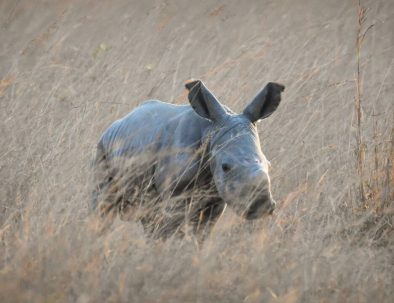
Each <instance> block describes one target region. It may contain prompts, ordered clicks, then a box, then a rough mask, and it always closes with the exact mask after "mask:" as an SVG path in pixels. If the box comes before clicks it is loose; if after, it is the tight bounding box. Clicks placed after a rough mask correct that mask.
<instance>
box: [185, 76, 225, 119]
mask: <svg viewBox="0 0 394 303" xmlns="http://www.w3.org/2000/svg"><path fill="white" fill-rule="evenodd" d="M185 87H186V88H187V89H188V90H189V94H188V98H189V102H190V105H191V106H192V108H193V109H194V111H195V112H196V113H197V114H199V115H200V116H201V117H203V118H206V119H209V120H211V121H214V122H218V121H221V120H222V119H224V117H225V116H226V115H227V113H226V110H225V109H224V107H223V105H221V104H220V102H219V101H218V100H217V99H216V97H215V96H214V95H213V94H212V93H211V92H210V91H209V89H208V88H207V87H206V86H205V85H204V83H203V82H202V81H201V80H192V81H189V82H187V83H186V84H185Z"/></svg>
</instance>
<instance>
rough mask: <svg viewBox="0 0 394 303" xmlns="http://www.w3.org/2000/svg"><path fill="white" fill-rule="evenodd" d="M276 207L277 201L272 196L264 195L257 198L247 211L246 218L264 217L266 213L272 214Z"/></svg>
mask: <svg viewBox="0 0 394 303" xmlns="http://www.w3.org/2000/svg"><path fill="white" fill-rule="evenodd" d="M275 208H276V202H275V200H274V199H272V198H271V197H262V198H260V199H258V200H255V201H254V202H253V203H252V204H251V205H250V206H249V208H248V209H247V210H246V212H245V215H244V216H245V218H246V219H248V220H254V219H258V218H260V217H262V216H263V215H265V214H269V215H271V214H272V213H273V212H274V210H275Z"/></svg>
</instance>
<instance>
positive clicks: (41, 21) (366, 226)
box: [0, 0, 394, 302]
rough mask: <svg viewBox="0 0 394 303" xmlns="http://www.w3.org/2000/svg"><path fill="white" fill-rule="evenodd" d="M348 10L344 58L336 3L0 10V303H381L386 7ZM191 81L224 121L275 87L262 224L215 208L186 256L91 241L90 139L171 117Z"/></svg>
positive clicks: (127, 230)
mask: <svg viewBox="0 0 394 303" xmlns="http://www.w3.org/2000/svg"><path fill="white" fill-rule="evenodd" d="M362 5H363V6H364V7H369V9H370V10H369V11H368V17H369V20H371V21H370V22H371V23H366V24H365V27H364V28H368V26H369V24H375V25H374V28H373V30H371V31H369V32H368V34H367V35H366V36H365V38H364V37H363V39H364V43H363V45H362V52H361V53H360V56H358V55H357V50H356V51H355V41H357V39H358V38H357V37H360V33H363V31H359V33H358V35H357V26H358V20H359V19H358V18H359V15H358V10H359V8H358V7H357V4H356V5H354V3H353V2H349V3H347V2H346V3H345V2H342V1H336V2H335V3H333V2H330V3H323V2H316V1H308V0H303V1H300V2H294V1H285V2H281V3H276V2H274V3H271V2H268V1H267V2H264V1H256V2H254V1H249V2H245V3H244V4H242V5H241V4H239V2H237V1H228V2H226V3H225V4H223V3H211V2H204V1H202V2H199V3H194V4H193V5H190V4H187V5H186V4H184V3H183V2H181V1H179V2H150V1H146V2H140V1H135V2H132V3H130V2H129V1H117V2H115V3H112V2H111V3H104V2H102V3H98V2H97V3H96V2H86V3H80V2H73V1H70V2H67V3H64V2H59V3H55V2H54V3H52V4H45V3H41V2H39V1H36V2H34V3H33V2H30V1H26V2H18V3H17V2H13V1H3V2H1V4H0V8H1V9H0V20H1V25H2V28H1V35H2V36H1V37H2V41H3V42H4V43H3V46H2V48H1V55H0V56H1V57H0V60H1V64H2V69H1V71H0V78H1V82H0V98H1V99H0V100H1V101H0V107H1V111H0V120H1V124H0V130H1V134H2V135H1V145H0V159H1V162H0V164H1V166H0V174H1V179H2V183H1V188H0V198H1V212H0V224H1V225H0V257H1V259H0V302H213V301H218V302H391V300H392V297H393V287H392V285H393V284H394V283H393V282H394V281H393V272H394V270H393V269H394V263H393V249H394V241H393V240H394V234H393V213H394V209H393V200H394V192H393V182H394V169H393V160H394V144H393V139H394V124H393V123H394V116H393V113H394V108H393V103H392V98H393V96H394V90H393V89H394V87H393V85H392V83H394V81H393V70H392V64H393V59H392V56H391V53H392V47H393V45H394V41H393V40H392V38H390V37H392V36H391V29H392V26H393V21H392V18H390V16H391V14H392V12H393V10H394V7H393V5H392V4H391V3H389V1H374V2H372V1H371V2H366V3H362ZM186 16H187V21H185V17H186ZM207 25H209V28H208V29H207ZM234 28H236V29H237V31H234ZM364 32H365V31H364ZM361 54H362V55H361ZM357 66H359V67H360V70H361V71H362V72H360V73H359V74H358V76H356V81H354V79H355V77H354V71H355V68H357ZM191 77H195V78H202V79H203V80H204V81H205V82H206V83H207V84H208V86H210V88H212V90H213V91H214V92H215V94H216V95H217V96H218V97H219V98H220V99H221V100H222V101H223V102H224V103H225V104H227V105H229V106H230V107H232V108H234V109H235V110H240V109H242V107H243V106H244V105H245V104H246V103H247V102H248V100H247V99H248V98H249V99H250V98H251V97H252V96H253V93H254V92H256V91H257V90H258V89H259V88H260V87H261V86H262V85H263V84H264V83H265V82H267V81H276V80H280V81H281V82H284V84H286V86H287V88H286V94H285V95H284V98H283V102H282V104H281V106H280V108H279V109H278V111H277V112H276V113H275V115H273V116H272V117H271V118H270V119H267V121H264V122H262V123H261V124H260V125H259V130H260V133H261V139H262V140H261V141H262V144H263V146H262V147H263V151H264V152H265V153H266V155H267V157H268V159H269V160H270V161H271V163H272V164H273V170H272V172H271V177H272V183H273V192H274V196H275V198H276V200H277V201H278V202H279V203H278V209H277V210H276V211H275V213H274V214H273V216H271V217H269V218H266V219H264V220H261V221H254V222H246V221H243V220H242V219H240V218H239V217H237V216H236V215H235V214H233V213H232V211H231V209H229V208H228V209H226V211H225V213H224V214H223V216H222V217H221V218H220V220H219V222H218V223H217V224H216V226H215V228H214V230H213V232H212V234H211V235H210V237H209V238H208V239H207V240H206V241H205V243H204V246H203V247H200V246H199V245H198V243H197V242H196V241H195V239H194V237H193V235H192V234H191V233H188V232H187V231H186V232H185V234H186V236H185V237H184V238H182V239H179V238H177V237H173V238H170V239H168V240H167V241H165V242H163V241H161V240H153V239H151V238H148V237H146V235H145V234H144V233H143V230H142V227H141V225H140V224H138V223H137V222H129V223H127V222H122V221H120V220H119V219H116V220H115V222H114V224H112V225H111V227H110V228H109V229H108V230H107V231H106V232H104V233H100V232H98V231H97V229H96V222H95V221H94V220H92V219H90V217H89V216H88V201H89V198H90V192H91V183H90V179H91V166H90V163H91V160H92V159H93V157H94V152H95V144H96V143H97V141H98V137H99V136H100V134H101V133H102V131H103V130H104V129H105V128H106V127H107V126H108V125H109V123H111V122H112V121H113V120H115V119H117V118H119V117H121V116H123V115H124V114H126V113H127V112H128V111H130V110H131V109H132V108H133V107H135V106H136V105H137V104H138V102H140V101H142V100H144V99H147V98H159V99H162V100H168V101H171V102H174V103H180V102H185V94H184V93H183V92H182V91H181V89H180V88H181V87H183V86H182V84H183V82H184V80H185V79H188V78H191ZM354 91H358V92H360V96H361V98H360V97H358V96H357V95H356V96H355V95H354ZM361 92H362V93H361ZM248 96H249V97H248ZM355 97H356V100H357V98H358V100H359V101H360V106H359V108H358V109H357V111H356V113H355V110H354V104H355V103H354V102H353V100H354V98H355ZM359 111H360V115H361V114H362V115H363V116H362V117H363V118H362V120H361V119H360V120H357V119H358V118H357V117H356V116H355V114H356V115H358V114H359ZM357 121H360V124H358V122H357ZM355 125H356V126H355ZM358 125H359V126H360V128H359V129H358ZM358 131H360V132H361V134H362V137H361V136H360V138H362V141H361V144H358V142H357V140H355V138H357V132H358ZM361 146H363V150H364V154H365V155H364V157H363V162H362V167H363V176H362V178H361V184H362V186H363V192H364V198H363V199H364V201H360V195H359V193H360V192H359V188H360V182H359V181H360V178H359V175H358V171H357V165H355V163H357V152H356V153H354V151H355V150H356V151H357V148H359V149H360V147H361ZM141 190H142V191H143V190H144V188H142V189H141ZM193 194H194V195H195V197H196V199H198V197H199V195H203V193H201V192H200V191H198V189H197V190H196V192H194V193H193ZM142 197H144V195H142ZM361 202H362V203H361Z"/></svg>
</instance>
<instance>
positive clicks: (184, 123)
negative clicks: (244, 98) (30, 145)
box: [90, 80, 284, 237]
mask: <svg viewBox="0 0 394 303" xmlns="http://www.w3.org/2000/svg"><path fill="white" fill-rule="evenodd" d="M185 87H186V89H187V90H188V99H189V104H184V105H175V104H170V103H165V102H162V101H158V100H148V101H145V102H143V103H142V104H141V105H139V106H138V107H137V108H135V109H134V110H133V111H132V112H130V113H129V114H128V115H126V116H125V117H123V118H121V119H119V120H117V121H115V122H114V123H113V124H112V125H111V126H110V127H109V128H108V129H107V130H105V132H104V133H103V135H102V136H101V139H100V140H99V143H98V145H97V153H96V158H95V165H94V169H95V173H94V177H95V182H94V184H95V189H94V190H93V199H92V200H91V203H90V208H91V209H92V210H95V211H96V213H98V214H99V215H100V217H102V218H114V216H116V214H117V213H119V214H120V215H121V217H122V215H124V214H125V213H128V214H129V216H124V217H127V218H130V217H131V218H133V214H134V215H135V214H136V213H139V215H138V216H137V217H138V219H139V220H140V221H141V222H142V223H143V226H144V227H145V229H146V230H148V231H149V232H150V233H151V234H152V233H153V234H155V235H158V236H160V237H168V236H169V235H172V234H174V233H176V231H181V230H183V229H182V226H184V225H185V224H184V223H190V224H188V226H191V227H192V231H193V232H194V233H196V234H198V233H199V231H204V234H205V235H206V234H209V230H210V229H211V228H212V226H213V225H214V223H215V221H216V220H217V219H218V217H220V214H221V213H222V211H223V209H224V208H225V206H226V205H228V206H229V207H230V208H232V209H233V210H234V211H235V213H237V214H239V215H240V216H242V217H244V218H246V219H257V218H260V217H262V216H263V215H264V214H271V213H272V212H273V210H274V209H275V205H276V202H275V201H274V199H273V198H272V194H271V184H270V178H269V175H268V170H269V162H268V160H267V159H266V157H265V156H264V154H263V153H262V151H261V148H260V141H259V136H258V132H257V127H256V122H258V121H259V120H261V119H265V118H267V117H269V116H270V115H271V114H272V113H273V112H274V111H275V110H276V109H277V107H278V105H279V103H280V101H281V92H283V91H284V86H283V85H281V84H278V83H272V82H270V83H268V84H267V85H266V86H265V87H264V88H263V89H262V90H261V91H260V92H259V93H258V94H257V95H256V96H255V97H254V98H253V100H252V101H251V102H250V103H249V105H247V106H246V108H245V109H244V110H243V112H242V113H241V114H236V113H234V112H233V111H232V110H231V109H229V108H228V107H227V106H224V105H222V104H221V103H220V102H219V101H218V100H217V98H216V97H215V96H214V95H213V94H212V92H211V91H210V90H209V89H208V88H207V87H206V86H205V85H204V83H203V82H202V81H200V80H193V81H189V82H187V83H186V85H185ZM196 189H197V190H199V191H198V193H199V194H193V193H196ZM150 193H154V195H150ZM141 196H143V197H145V198H146V197H148V199H142V198H141ZM163 201H166V202H163ZM158 205H161V206H160V207H159V206H158ZM163 205H164V206H163ZM147 206H149V207H147ZM125 209H127V210H128V212H125V211H124V210H125ZM142 210H143V211H142ZM130 213H131V216H130ZM134 218H136V217H135V216H134Z"/></svg>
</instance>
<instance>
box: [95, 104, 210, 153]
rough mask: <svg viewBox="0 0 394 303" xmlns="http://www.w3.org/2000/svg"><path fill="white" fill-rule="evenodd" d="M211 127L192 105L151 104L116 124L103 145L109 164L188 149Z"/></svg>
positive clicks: (103, 138) (105, 134) (107, 134)
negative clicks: (153, 153)
mask: <svg viewBox="0 0 394 303" xmlns="http://www.w3.org/2000/svg"><path fill="white" fill-rule="evenodd" d="M207 125H208V122H207V121H206V120H205V121H204V119H202V118H200V117H199V116H198V115H197V114H196V113H195V112H194V111H193V110H192V108H191V107H190V106H189V105H173V104H169V103H165V102H161V101H157V100H149V101H145V102H144V103H143V104H141V105H140V106H138V107H137V108H135V109H134V110H133V111H132V112H130V113H129V114H128V115H126V116H125V117H123V118H121V119H119V120H117V121H115V122H114V123H112V125H111V126H110V127H109V128H108V129H107V130H106V131H105V132H104V134H103V135H102V137H101V139H100V142H99V145H100V146H101V147H102V148H103V150H104V152H105V154H106V156H107V158H108V159H109V160H113V159H116V158H120V157H130V156H133V155H136V154H139V153H144V152H146V151H148V150H149V151H153V152H159V151H161V150H165V149H169V148H184V147H187V146H191V145H193V144H195V143H196V142H197V141H199V140H200V139H201V136H202V133H203V129H204V128H205V127H206V126H207Z"/></svg>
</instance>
